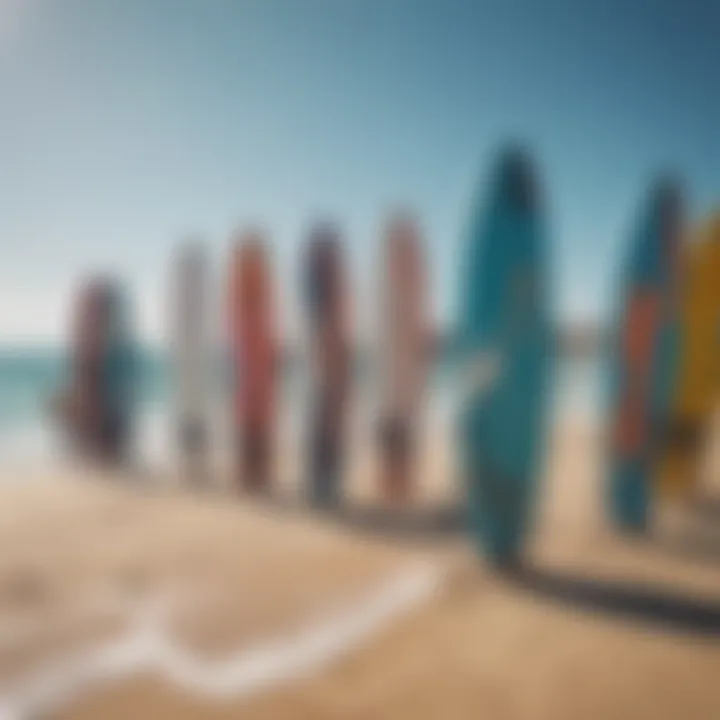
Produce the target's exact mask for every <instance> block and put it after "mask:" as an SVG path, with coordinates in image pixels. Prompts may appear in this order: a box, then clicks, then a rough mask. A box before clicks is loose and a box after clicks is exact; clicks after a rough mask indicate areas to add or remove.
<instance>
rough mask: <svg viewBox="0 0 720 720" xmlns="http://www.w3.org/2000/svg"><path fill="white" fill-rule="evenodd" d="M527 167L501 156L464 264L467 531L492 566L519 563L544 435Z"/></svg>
mask: <svg viewBox="0 0 720 720" xmlns="http://www.w3.org/2000/svg"><path fill="white" fill-rule="evenodd" d="M545 244H546V240H545V232H544V223H543V219H542V213H541V208H540V202H539V197H538V189H537V184H536V180H535V177H534V170H533V168H532V164H531V162H530V160H529V158H528V157H527V156H526V155H525V153H524V152H522V151H521V150H518V149H515V148H512V149H508V150H506V151H505V152H504V153H503V154H502V155H501V157H500V159H499V162H498V164H497V167H496V169H495V172H494V175H493V176H492V178H491V195H490V198H489V203H488V205H487V206H486V207H485V208H478V209H477V210H476V211H475V212H474V213H473V217H472V222H471V225H470V232H469V235H468V238H467V247H466V251H465V254H464V256H463V258H462V271H463V278H462V282H461V292H462V295H461V302H460V317H459V327H458V330H459V336H458V338H457V343H458V344H457V351H458V353H459V356H460V359H461V360H462V366H461V369H460V375H461V377H462V378H463V381H464V386H463V401H462V403H461V407H460V416H459V438H458V439H459V450H460V459H461V465H462V472H463V474H464V477H465V482H466V487H467V494H468V498H467V499H468V503H469V520H470V528H471V532H472V533H473V535H474V536H475V538H476V541H477V543H478V545H479V546H481V547H482V548H483V549H484V551H485V553H486V555H487V556H488V557H489V559H490V560H491V562H492V563H493V564H495V565H498V566H501V567H506V566H513V565H515V564H517V563H518V562H519V561H520V560H521V556H522V551H523V547H524V544H525V541H526V537H527V535H528V532H529V529H530V527H531V522H532V518H533V515H534V511H535V507H536V495H537V486H538V480H539V476H540V471H541V465H542V456H543V448H544V445H545V436H546V434H547V430H548V418H547V415H548V394H549V393H548V391H549V375H550V373H549V370H550V367H549V365H550V362H551V357H552V353H551V347H552V330H551V323H550V317H549V309H548V299H547V289H548V288H547V270H546V264H545V262H546V261H545V253H546V247H545Z"/></svg>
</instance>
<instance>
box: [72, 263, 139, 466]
mask: <svg viewBox="0 0 720 720" xmlns="http://www.w3.org/2000/svg"><path fill="white" fill-rule="evenodd" d="M73 325H74V327H73V338H72V343H71V344H72V348H71V352H70V379H69V387H68V389H67V391H66V393H65V394H64V395H63V397H62V398H61V402H60V408H59V412H60V416H61V421H62V422H63V424H64V426H65V428H66V429H67V430H68V432H69V435H70V437H71V439H72V441H73V444H74V445H75V447H76V449H77V450H78V451H79V452H80V453H81V454H82V455H84V456H86V457H90V458H93V459H96V460H101V461H104V462H111V463H116V462H119V461H120V460H122V459H123V457H124V455H125V454H126V451H127V449H128V442H129V438H130V429H131V428H130V423H131V420H132V410H133V399H134V393H133V389H134V388H133V382H134V371H135V368H134V363H133V352H132V337H131V334H130V327H129V324H128V318H127V307H126V306H125V300H124V298H123V296H122V293H121V290H120V288H119V286H118V284H117V283H116V282H114V281H112V280H109V279H106V278H99V277H98V278H92V279H91V280H89V281H88V282H86V283H85V284H84V285H83V287H82V289H81V291H80V293H79V295H78V301H77V306H76V310H75V317H74V323H73Z"/></svg>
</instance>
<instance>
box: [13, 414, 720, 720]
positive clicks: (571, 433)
mask: <svg viewBox="0 0 720 720" xmlns="http://www.w3.org/2000/svg"><path fill="white" fill-rule="evenodd" d="M429 452H431V453H432V454H433V455H434V456H437V455H438V453H439V454H441V455H442V454H443V453H444V455H443V458H444V459H442V458H441V459H440V460H438V459H437V457H435V462H434V464H433V463H428V464H425V465H424V466H423V467H424V470H425V471H426V472H425V476H426V477H425V478H424V483H423V492H422V495H423V497H422V498H421V499H420V501H419V503H418V506H417V507H416V508H415V509H414V510H413V511H412V512H411V513H410V514H409V515H408V517H409V520H408V517H406V518H405V526H404V529H401V531H394V529H393V528H394V525H393V522H392V518H393V515H392V513H391V512H390V511H387V510H383V511H382V512H380V511H379V510H378V508H379V502H378V500H377V498H375V499H374V500H373V493H372V490H371V489H370V486H371V483H370V480H369V477H370V476H371V475H372V472H371V466H370V464H369V462H370V461H367V462H358V463H356V465H355V466H354V473H353V477H352V478H351V486H352V488H353V490H352V492H351V501H352V504H353V507H354V508H355V510H354V511H353V512H351V513H349V514H350V517H343V518H340V519H328V518H322V517H318V516H315V515H312V514H310V513H308V512H307V511H302V510H300V509H298V507H297V502H296V501H294V500H292V499H291V500H290V501H289V502H288V503H283V504H282V505H275V504H267V503H259V502H249V501H247V500H239V499H237V498H233V497H231V496H229V495H226V494H222V493H214V494H207V493H206V494H201V495H197V494H196V495H193V494H192V493H190V492H187V491H181V490H178V489H177V488H174V487H173V483H172V482H171V481H170V482H166V483H164V484H163V485H162V486H161V487H155V488H138V487H137V486H134V485H132V484H127V483H121V482H118V481H117V479H115V480H110V479H109V478H101V477H97V476H96V475H94V474H92V473H91V474H85V475H82V476H81V475H80V474H79V473H77V472H72V473H70V472H68V471H63V472H60V471H58V472H54V473H50V474H49V475H48V476H46V477H42V478H35V479H33V480H32V481H31V482H25V483H11V484H4V485H2V487H0V542H1V543H2V546H3V548H4V552H3V553H2V556H1V557H0V619H1V620H0V682H1V683H2V687H3V688H5V687H8V688H17V687H18V685H16V684H12V683H18V682H20V684H21V685H22V682H27V681H28V680H31V679H32V678H34V677H38V676H40V675H41V674H42V671H43V669H44V668H46V667H47V663H48V662H49V661H50V660H52V659H53V658H55V660H56V662H59V663H60V664H61V665H62V663H63V662H64V663H65V664H66V665H67V664H68V663H69V660H68V658H72V657H75V656H76V655H77V654H78V653H79V654H80V655H82V651H85V652H87V650H88V648H92V647H101V646H103V643H104V644H105V645H108V644H112V643H113V642H115V643H117V642H120V641H121V640H122V639H123V638H124V637H127V636H128V635H129V634H130V633H132V632H133V628H134V627H135V626H136V625H137V624H138V623H140V624H141V623H142V622H146V623H150V624H151V625H153V627H156V626H158V625H159V624H161V625H162V632H163V633H164V634H165V636H167V637H168V638H171V639H172V642H173V643H174V644H175V646H176V647H178V648H180V649H181V650H183V651H184V652H187V653H191V654H192V656H193V657H194V658H196V659H198V661H199V662H200V664H201V666H202V667H205V666H206V665H207V666H208V667H211V664H212V663H217V665H216V666H214V667H216V668H221V667H222V664H223V662H224V661H225V660H227V658H229V657H231V656H233V657H234V656H236V655H237V654H238V653H240V654H241V655H242V653H243V652H245V651H247V652H251V651H252V650H253V649H257V648H260V649H261V650H262V649H263V648H268V647H270V648H272V647H275V649H276V650H277V643H280V644H281V645H282V644H283V643H285V644H287V643H290V645H292V643H293V642H295V643H296V644H297V643H299V642H301V641H300V640H299V639H298V638H299V637H300V636H301V635H302V634H303V632H304V633H305V636H307V635H308V632H309V633H310V636H312V629H313V628H322V627H324V626H325V625H327V623H328V622H329V619H331V618H334V617H345V616H348V617H350V616H353V614H354V615H357V614H358V613H359V612H362V609H363V608H367V607H369V606H370V605H372V603H373V602H376V600H373V598H374V597H375V596H377V595H378V593H380V592H384V591H383V590H382V588H385V587H392V586H393V585H392V584H393V583H395V584H397V583H401V582H402V578H403V577H405V576H406V575H407V574H408V573H412V572H413V571H414V569H421V570H422V572H427V573H429V574H430V575H431V576H432V582H433V583H435V582H437V583H438V585H437V586H434V585H433V588H434V589H433V590H427V588H426V589H425V590H423V591H419V592H418V593H417V597H415V598H414V599H413V600H412V602H407V603H406V605H405V606H403V607H402V608H400V609H399V610H398V611H397V612H396V614H395V615H394V616H392V617H391V618H390V620H388V621H387V622H386V623H385V624H384V625H383V624H382V623H378V624H377V627H374V628H372V631H370V630H368V631H367V632H364V631H363V632H362V633H359V635H358V636H357V637H354V639H352V640H351V641H348V643H347V647H345V648H344V651H343V652H337V653H336V654H335V655H333V657H332V658H331V660H330V661H327V662H324V663H320V664H318V665H317V667H316V666H314V665H313V666H312V667H311V665H312V664H309V665H308V669H307V672H304V673H302V672H301V673H299V675H298V673H295V675H294V676H293V677H290V678H289V679H284V680H282V681H279V682H275V683H272V682H271V683H268V684H266V685H265V686H263V685H262V684H259V685H258V686H257V687H256V688H255V689H254V690H253V691H252V692H250V691H242V692H240V691H238V692H233V690H232V688H230V689H229V690H228V688H227V687H226V688H225V690H224V691H223V692H216V693H214V694H213V693H212V692H205V691H202V690H199V689H198V688H197V687H193V686H192V683H183V682H179V681H178V680H177V677H176V676H177V673H176V676H173V675H172V673H168V672H161V669H159V668H160V665H161V664H162V663H154V664H153V663H150V664H149V665H148V667H146V668H145V669H143V668H142V667H141V668H140V669H139V670H138V669H135V670H134V671H133V672H125V673H123V672H120V671H118V670H117V667H116V666H113V668H114V670H112V668H111V670H112V671H113V672H115V674H116V677H114V678H110V679H109V678H108V677H105V678H104V682H99V680H98V678H94V679H93V680H92V681H91V682H85V683H84V684H81V686H82V690H81V691H78V692H75V693H73V694H71V695H70V696H68V697H65V698H62V700H60V699H57V700H55V701H53V702H51V703H49V704H48V707H43V708H42V709H43V711H44V714H43V717H53V718H74V719H79V718H100V717H102V718H111V719H112V718H127V717H140V718H180V719H184V718H205V717H209V718H214V717H217V718H230V717H240V716H241V717H243V718H250V719H255V718H272V719H273V720H275V719H277V718H313V719H315V718H320V719H321V718H358V719H359V718H443V719H444V718H477V717H490V718H512V719H515V718H529V719H535V718H538V719H540V718H568V719H569V718H573V719H574V718H578V717H582V718H608V717H613V718H652V719H653V720H657V719H658V718H675V717H684V718H706V717H709V716H710V714H711V713H712V712H713V711H714V707H715V705H716V704H717V668H718V667H720V572H718V570H720V523H718V522H717V520H719V519H720V514H718V515H717V517H712V513H711V512H710V511H709V510H708V508H709V507H710V505H709V504H708V503H706V504H705V506H704V507H705V512H704V513H700V512H695V513H693V516H692V518H691V521H690V522H688V521H687V514H683V515H682V516H680V517H679V518H678V517H674V516H673V515H672V514H671V513H670V512H667V513H663V515H662V517H661V518H660V521H659V522H658V527H659V531H658V534H657V537H655V538H653V539H649V540H636V541H629V540H625V539H621V538H619V537H617V536H616V535H614V534H613V533H612V532H610V531H609V530H608V528H607V527H606V526H605V524H604V522H603V519H602V517H601V513H600V512H599V509H600V503H599V487H600V486H599V477H598V475H599V463H598V447H597V437H596V436H595V434H594V433H593V432H592V430H591V429H590V428H589V427H588V426H586V425H583V426H567V427H565V428H564V429H563V430H562V431H561V432H558V433H557V437H556V439H555V442H554V445H553V448H552V451H551V453H550V461H549V463H548V470H547V478H546V486H547V491H546V492H545V493H544V495H543V503H542V506H541V511H540V514H539V515H540V516H539V519H538V528H537V536H536V542H534V544H533V549H532V554H531V559H530V563H529V568H528V569H527V570H526V571H525V572H523V573H521V574H519V575H516V576H512V577H499V576H498V575H497V574H496V573H494V572H492V571H491V570H490V569H489V568H487V567H486V566H485V565H484V563H482V562H481V561H480V560H478V559H477V558H476V556H475V554H474V553H473V551H472V547H471V543H470V542H469V541H468V540H467V539H465V538H463V537H462V535H461V534H459V533H458V532H457V528H453V526H452V525H453V524H452V521H448V522H444V523H435V524H434V525H433V523H431V522H427V521H425V520H424V521H423V522H417V523H415V525H413V523H412V522H410V520H412V519H413V517H414V515H413V513H415V515H416V516H422V517H423V518H425V519H427V518H428V517H429V518H432V517H433V516H432V515H431V510H432V508H433V505H434V503H437V502H443V503H445V504H447V502H449V501H450V500H451V499H452V498H453V497H455V491H454V489H453V488H452V487H448V486H449V477H450V476H451V474H452V473H451V472H450V470H449V468H448V466H447V464H446V461H447V451H446V449H442V448H432V449H430V450H429ZM429 468H432V470H429ZM428 473H430V474H429V476H428ZM288 505H289V506H288ZM406 515H407V514H406ZM378 518H380V521H378ZM716 526H718V527H717V529H716ZM395 530H397V528H396V529H395ZM398 607H400V606H398ZM21 621H22V622H21ZM23 623H24V624H23ZM10 626H13V627H16V628H20V629H21V630H23V628H24V630H23V631H22V632H15V636H14V637H12V633H11V632H9V631H8V630H7V628H9V627H10ZM368 627H369V626H368ZM23 632H25V635H23ZM3 633H5V634H6V635H7V637H5V636H4V635H3ZM358 638H360V639H358ZM268 643H275V645H272V644H271V645H268ZM306 645H307V642H306ZM316 649H317V648H316ZM306 651H307V648H306ZM271 654H272V653H271ZM300 664H301V665H302V662H301V663H300ZM108 667H109V666H108ZM178 672H179V671H178ZM215 672H216V674H217V673H220V670H216V671H215ZM107 674H108V675H109V674H111V672H110V670H109V671H108V673H107ZM211 674H212V673H211ZM99 677H102V674H100V675H99ZM173 677H175V678H176V679H175V680H173V679H172V678H173ZM11 681H12V682H11ZM21 681H22V682H21ZM228 682H230V681H228ZM230 685H232V682H230ZM11 695H12V693H11V692H10V693H9V694H8V691H6V692H5V695H4V697H6V698H7V697H10V696H11ZM58 697H60V696H58Z"/></svg>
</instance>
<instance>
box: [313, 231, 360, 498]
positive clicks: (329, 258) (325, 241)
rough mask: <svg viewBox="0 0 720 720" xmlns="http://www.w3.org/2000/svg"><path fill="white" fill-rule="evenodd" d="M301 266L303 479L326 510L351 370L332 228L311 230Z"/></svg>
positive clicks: (335, 477)
mask: <svg viewBox="0 0 720 720" xmlns="http://www.w3.org/2000/svg"><path fill="white" fill-rule="evenodd" d="M305 271H306V273H305V290H306V301H307V309H308V320H309V330H310V333H309V340H310V360H311V366H312V377H311V400H310V402H311V408H310V419H309V431H310V438H309V442H308V480H307V482H308V491H309V496H310V501H311V503H312V504H313V505H315V506H316V507H320V508H325V509H330V508H334V507H336V506H337V505H338V504H339V501H340V476H341V473H342V460H343V443H344V439H345V425H346V409H347V408H346V405H347V396H348V390H349V379H350V371H351V368H350V347H349V339H348V326H347V322H348V317H347V287H346V282H345V277H344V273H343V263H342V246H341V243H340V236H339V233H338V232H337V230H335V229H334V228H333V227H331V226H318V227H316V228H315V229H314V231H313V232H312V235H311V238H310V244H309V247H308V255H307V264H306V268H305Z"/></svg>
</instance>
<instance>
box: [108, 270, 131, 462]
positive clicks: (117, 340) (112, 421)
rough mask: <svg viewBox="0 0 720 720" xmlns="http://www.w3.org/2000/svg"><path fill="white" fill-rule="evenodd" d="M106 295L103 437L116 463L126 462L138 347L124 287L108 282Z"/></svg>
mask: <svg viewBox="0 0 720 720" xmlns="http://www.w3.org/2000/svg"><path fill="white" fill-rule="evenodd" d="M106 293H107V303H108V326H107V332H108V335H107V345H106V356H105V363H104V368H103V386H104V392H103V397H104V408H105V412H104V418H103V425H104V427H103V435H104V445H105V451H106V453H107V456H108V459H110V460H113V461H115V462H119V461H121V460H125V459H127V455H128V452H129V449H130V444H131V441H132V437H133V432H132V431H133V423H134V420H135V413H136V409H137V407H136V402H137V396H138V393H137V383H138V380H139V378H138V372H137V371H138V365H137V347H136V342H135V336H134V330H133V324H132V317H131V308H130V300H129V297H128V295H127V292H126V290H125V288H124V287H123V286H122V284H121V283H119V282H117V281H109V282H108V284H107V286H106Z"/></svg>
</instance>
